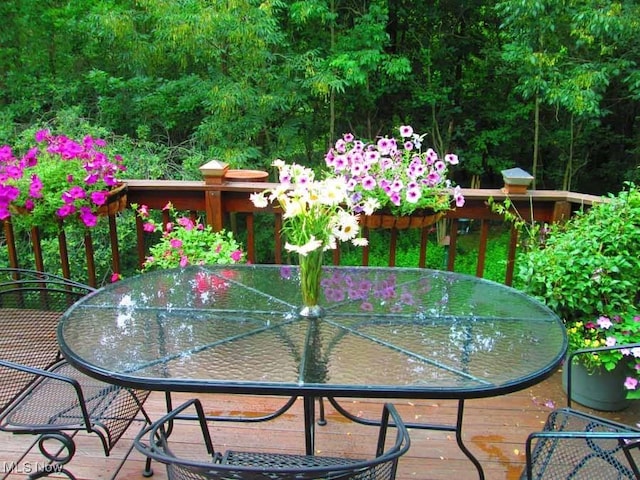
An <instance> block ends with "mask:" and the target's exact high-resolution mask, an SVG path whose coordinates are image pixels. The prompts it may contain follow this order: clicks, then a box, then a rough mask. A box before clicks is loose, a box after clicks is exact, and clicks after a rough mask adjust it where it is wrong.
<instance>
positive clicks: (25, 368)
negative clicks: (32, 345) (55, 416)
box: [0, 359, 91, 429]
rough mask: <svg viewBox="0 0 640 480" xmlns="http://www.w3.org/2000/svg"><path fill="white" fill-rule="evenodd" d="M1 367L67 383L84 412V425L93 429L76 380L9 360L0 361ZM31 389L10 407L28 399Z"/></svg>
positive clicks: (0, 415)
mask: <svg viewBox="0 0 640 480" xmlns="http://www.w3.org/2000/svg"><path fill="white" fill-rule="evenodd" d="M62 363H66V362H64V361H62V362H59V363H57V364H55V365H53V367H52V368H55V367H56V366H57V365H60V364H62ZM0 366H2V367H6V368H11V369H13V370H18V371H21V372H24V373H28V374H31V375H33V376H34V377H39V378H40V379H42V378H43V377H44V378H48V379H50V380H54V381H59V382H63V383H66V384H68V385H70V386H71V387H72V388H73V389H74V391H75V394H76V397H77V398H78V406H79V407H80V410H81V412H82V419H83V421H84V424H85V425H86V426H87V429H90V427H91V419H90V417H89V412H88V411H87V406H86V404H85V399H84V393H83V392H82V387H81V386H80V383H79V382H78V381H77V380H76V379H75V378H69V377H66V376H64V375H60V374H59V373H56V372H52V371H49V370H43V369H41V368H35V367H29V366H27V365H22V364H20V363H16V362H10V361H8V360H2V359H0ZM36 381H37V379H36V380H34V382H36ZM29 390H30V389H29V388H28V389H27V390H25V391H23V392H22V393H21V394H19V395H17V396H16V397H15V398H13V399H12V400H11V402H10V403H9V404H8V405H12V404H15V403H19V402H20V401H21V400H22V399H23V398H24V397H26V396H27V395H28V394H29ZM5 413H6V412H2V414H0V419H2V418H4V416H5Z"/></svg>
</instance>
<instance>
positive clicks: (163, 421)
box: [133, 398, 219, 463]
mask: <svg viewBox="0 0 640 480" xmlns="http://www.w3.org/2000/svg"><path fill="white" fill-rule="evenodd" d="M190 407H193V408H194V409H195V411H196V415H195V417H194V416H193V414H191V415H187V416H185V415H184V414H183V412H184V411H185V410H187V409H188V408H190ZM177 418H182V419H184V418H187V419H194V418H196V419H197V420H198V423H199V424H200V430H201V432H202V438H203V440H204V444H205V447H206V449H207V452H208V453H209V455H211V456H212V459H213V460H215V459H216V458H217V455H216V452H215V450H214V448H213V442H212V440H211V434H210V433H209V428H208V427H207V418H206V415H205V413H204V408H202V403H201V402H200V400H199V399H197V398H192V399H190V400H187V401H186V402H184V403H183V404H181V405H179V406H178V407H176V408H174V409H173V410H171V411H170V412H169V413H167V414H166V415H164V416H162V417H161V418H159V419H158V420H156V421H155V422H153V423H152V424H150V425H147V426H146V427H145V428H143V429H142V430H141V431H140V432H139V433H138V435H136V437H135V439H134V440H133V444H134V446H135V447H136V449H137V450H138V451H140V452H141V453H143V454H144V455H147V456H148V457H151V458H153V459H154V460H157V461H159V462H161V463H171V458H169V457H168V456H167V455H165V454H164V451H167V447H168V446H167V436H168V434H167V431H169V432H170V431H171V427H169V428H165V426H166V425H167V424H169V425H170V424H171V422H173V421H174V420H176V419H177ZM145 437H148V439H147V441H145ZM156 441H158V442H160V444H161V445H162V449H158V448H157V447H156V445H157V444H156ZM218 455H219V454H218Z"/></svg>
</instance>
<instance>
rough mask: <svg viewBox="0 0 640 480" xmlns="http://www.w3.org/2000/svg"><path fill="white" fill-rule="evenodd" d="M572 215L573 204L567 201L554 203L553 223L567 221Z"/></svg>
mask: <svg viewBox="0 0 640 480" xmlns="http://www.w3.org/2000/svg"><path fill="white" fill-rule="evenodd" d="M570 217H571V204H570V203H569V202H566V201H561V202H555V203H554V204H553V218H552V221H553V223H559V222H565V221H567V220H569V218H570Z"/></svg>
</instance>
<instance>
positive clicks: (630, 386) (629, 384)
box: [624, 377, 638, 390]
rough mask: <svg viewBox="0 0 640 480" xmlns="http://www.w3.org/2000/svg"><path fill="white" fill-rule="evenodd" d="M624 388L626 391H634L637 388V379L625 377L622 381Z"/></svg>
mask: <svg viewBox="0 0 640 480" xmlns="http://www.w3.org/2000/svg"><path fill="white" fill-rule="evenodd" d="M624 388H626V389H627V390H635V389H636V388H638V379H637V378H633V377H627V378H626V380H625V381H624Z"/></svg>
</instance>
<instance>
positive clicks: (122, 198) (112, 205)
mask: <svg viewBox="0 0 640 480" xmlns="http://www.w3.org/2000/svg"><path fill="white" fill-rule="evenodd" d="M127 190H128V187H127V184H126V183H120V184H118V185H116V187H115V188H112V189H111V190H110V191H109V195H108V196H107V201H106V202H105V204H104V205H102V206H100V207H98V209H97V210H96V214H97V215H102V216H105V215H115V214H116V213H119V212H122V211H123V210H124V209H125V208H127Z"/></svg>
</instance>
